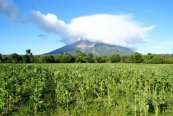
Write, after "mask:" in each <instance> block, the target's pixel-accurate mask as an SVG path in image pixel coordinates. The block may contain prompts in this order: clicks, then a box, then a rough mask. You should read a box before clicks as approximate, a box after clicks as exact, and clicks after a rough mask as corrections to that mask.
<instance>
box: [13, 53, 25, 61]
mask: <svg viewBox="0 0 173 116" xmlns="http://www.w3.org/2000/svg"><path fill="white" fill-rule="evenodd" d="M10 60H11V62H12V63H20V62H22V57H21V56H20V55H18V54H16V53H13V54H11V55H10Z"/></svg>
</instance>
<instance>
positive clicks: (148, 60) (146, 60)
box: [143, 53, 154, 64]
mask: <svg viewBox="0 0 173 116" xmlns="http://www.w3.org/2000/svg"><path fill="white" fill-rule="evenodd" d="M153 57H154V55H153V54H151V53H148V54H147V55H145V56H143V60H144V63H147V64H150V63H152V58H153Z"/></svg>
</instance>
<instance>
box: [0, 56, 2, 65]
mask: <svg viewBox="0 0 173 116" xmlns="http://www.w3.org/2000/svg"><path fill="white" fill-rule="evenodd" d="M1 62H2V54H0V63H1Z"/></svg>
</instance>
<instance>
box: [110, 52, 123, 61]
mask: <svg viewBox="0 0 173 116" xmlns="http://www.w3.org/2000/svg"><path fill="white" fill-rule="evenodd" d="M120 61H121V58H120V55H119V54H116V53H114V54H112V55H111V56H110V62H112V63H118V62H120Z"/></svg>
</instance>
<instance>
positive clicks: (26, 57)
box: [22, 55, 30, 63]
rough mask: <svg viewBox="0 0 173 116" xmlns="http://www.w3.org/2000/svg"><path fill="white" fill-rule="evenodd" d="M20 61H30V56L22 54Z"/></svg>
mask: <svg viewBox="0 0 173 116" xmlns="http://www.w3.org/2000/svg"><path fill="white" fill-rule="evenodd" d="M22 61H23V63H30V57H29V56H28V55H23V56H22Z"/></svg>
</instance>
